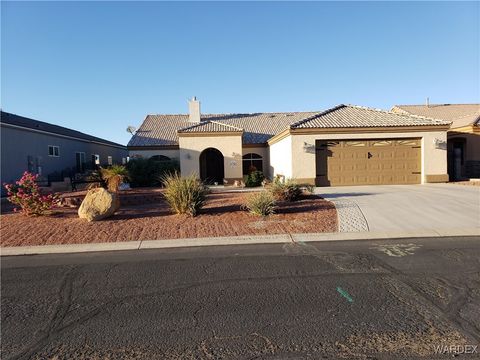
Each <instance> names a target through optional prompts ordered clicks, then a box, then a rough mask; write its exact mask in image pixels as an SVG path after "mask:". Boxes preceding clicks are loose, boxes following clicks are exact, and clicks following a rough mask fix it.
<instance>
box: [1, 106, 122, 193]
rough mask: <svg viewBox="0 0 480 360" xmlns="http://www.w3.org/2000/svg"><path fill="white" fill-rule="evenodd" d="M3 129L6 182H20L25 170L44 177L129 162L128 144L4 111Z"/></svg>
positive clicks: (3, 169)
mask: <svg viewBox="0 0 480 360" xmlns="http://www.w3.org/2000/svg"><path fill="white" fill-rule="evenodd" d="M0 129H1V151H2V155H1V159H2V165H1V181H2V183H4V182H13V181H15V180H17V179H19V178H20V177H21V176H22V173H23V172H24V171H30V172H33V173H37V174H40V175H42V176H44V177H47V176H48V175H51V174H54V173H55V174H59V173H61V172H62V171H67V172H69V173H72V172H73V173H75V172H78V173H81V172H83V171H84V170H85V169H86V168H92V167H93V166H96V165H109V164H113V163H120V164H121V163H125V162H126V159H127V156H128V151H127V148H126V146H124V145H120V144H117V143H114V142H111V141H107V140H104V139H100V138H98V137H95V136H91V135H87V134H84V133H81V132H79V131H75V130H71V129H67V128H64V127H62V126H58V125H53V124H49V123H46V122H43V121H38V120H33V119H29V118H26V117H23V116H18V115H15V114H10V113H7V112H4V111H2V112H1V113H0ZM62 180H63V179H62ZM2 191H3V187H2Z"/></svg>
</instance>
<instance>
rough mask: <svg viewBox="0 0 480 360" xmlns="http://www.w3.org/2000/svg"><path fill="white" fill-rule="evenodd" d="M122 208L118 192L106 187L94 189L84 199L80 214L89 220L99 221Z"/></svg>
mask: <svg viewBox="0 0 480 360" xmlns="http://www.w3.org/2000/svg"><path fill="white" fill-rule="evenodd" d="M119 208H120V199H119V196H118V194H114V193H111V192H109V191H107V190H105V189H104V188H97V189H92V190H89V191H88V192H87V195H86V196H85V199H83V201H82V204H81V205H80V208H79V209H78V216H79V217H80V219H87V220H88V221H98V220H102V219H105V218H107V217H109V216H112V215H113V214H114V213H115V211H117V210H118V209H119Z"/></svg>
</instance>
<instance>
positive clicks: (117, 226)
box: [1, 192, 337, 247]
mask: <svg viewBox="0 0 480 360" xmlns="http://www.w3.org/2000/svg"><path fill="white" fill-rule="evenodd" d="M246 196H248V193H242V192H239V193H212V194H210V195H208V199H207V203H206V206H205V207H204V208H203V209H202V211H201V213H200V214H199V215H198V216H197V217H194V218H191V217H187V216H183V215H175V214H172V213H171V211H170V209H169V208H168V205H167V204H166V202H165V201H163V200H160V201H159V202H157V203H149V204H144V205H135V206H133V205H125V206H122V207H121V209H120V210H119V211H118V212H117V213H116V214H115V215H114V216H113V217H111V218H108V219H106V220H103V221H98V222H91V223H89V222H87V221H85V220H82V219H79V218H78V215H77V208H61V209H59V210H58V211H57V212H56V213H55V214H54V215H50V216H43V217H30V218H29V217H25V216H23V215H20V214H16V213H6V214H3V215H1V234H2V236H1V246H2V247H6V246H26V245H47V244H79V243H96V242H115V241H131V240H157V239H174V238H197V237H209V236H237V235H263V234H282V233H312V232H334V231H336V230H337V214H336V210H335V207H334V205H333V204H332V203H331V202H329V201H326V200H324V199H321V198H318V197H316V196H314V195H308V196H307V195H305V196H304V197H302V199H300V200H299V201H295V202H290V203H280V204H279V208H278V210H277V213H276V214H275V215H271V216H270V217H268V218H266V219H263V218H261V217H257V216H254V215H251V214H249V213H248V212H247V211H245V210H242V209H241V204H242V203H243V202H244V199H245V197H246Z"/></svg>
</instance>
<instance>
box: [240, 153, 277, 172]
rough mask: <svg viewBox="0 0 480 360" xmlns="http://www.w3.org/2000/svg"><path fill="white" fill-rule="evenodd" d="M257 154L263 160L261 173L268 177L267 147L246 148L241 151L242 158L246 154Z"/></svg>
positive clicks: (268, 160)
mask: <svg viewBox="0 0 480 360" xmlns="http://www.w3.org/2000/svg"><path fill="white" fill-rule="evenodd" d="M250 153H253V154H257V155H260V156H261V157H262V158H263V169H262V172H263V173H264V174H265V175H266V176H269V171H270V166H269V164H270V159H269V151H268V147H265V146H264V147H247V148H245V147H244V148H243V149H242V156H243V155H247V154H250Z"/></svg>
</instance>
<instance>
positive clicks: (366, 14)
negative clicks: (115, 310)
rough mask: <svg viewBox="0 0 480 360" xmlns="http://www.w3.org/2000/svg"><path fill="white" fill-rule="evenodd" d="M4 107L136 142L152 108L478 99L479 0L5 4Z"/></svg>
mask: <svg viewBox="0 0 480 360" xmlns="http://www.w3.org/2000/svg"><path fill="white" fill-rule="evenodd" d="M1 10H2V14H1V30H2V34H1V61H2V63H1V106H2V109H3V110H5V111H9V112H13V113H16V114H19V115H23V116H28V117H33V118H35V119H38V120H43V121H47V122H52V123H55V124H59V125H63V126H67V127H71V128H74V129H77V130H80V131H84V132H87V133H90V134H93V135H96V136H100V137H104V138H106V139H109V140H113V141H117V142H120V143H123V144H126V143H127V142H128V140H129V138H130V135H129V134H128V133H127V132H126V131H125V129H126V127H127V126H128V125H135V126H139V124H140V123H141V122H142V120H143V119H144V117H145V115H146V114H152V113H186V112H187V99H188V98H190V97H192V96H193V95H196V96H197V97H198V98H199V99H200V100H201V102H202V112H205V113H225V112H227V113H232V112H257V111H305V110H322V109H326V108H328V107H331V106H334V105H337V104H340V103H349V104H357V105H364V106H371V107H378V108H384V109H389V108H390V107H391V106H392V105H394V104H407V103H408V104H410V103H413V104H416V103H424V102H425V98H426V97H427V96H428V97H430V102H432V103H457V102H458V103H469V102H478V101H479V97H480V93H479V91H480V90H479V77H480V74H479V46H480V45H479V44H480V39H479V36H480V35H479V13H480V12H479V3H478V2H470V3H458V2H455V3H454V2H441V3H436V2H428V3H410V2H408V3H405V2H404V3H393V2H371V3H360V2H353V3H350V2H340V3H327V2H262V3H252V2H244V3H236V2H190V3H189V2H178V3H168V2H140V3H139V2H136V3H134V2H83V3H81V2H3V1H2V4H1Z"/></svg>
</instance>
